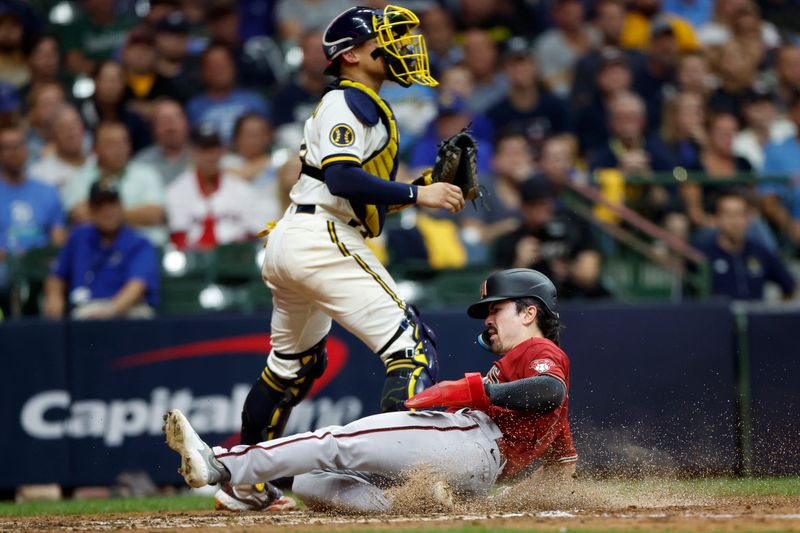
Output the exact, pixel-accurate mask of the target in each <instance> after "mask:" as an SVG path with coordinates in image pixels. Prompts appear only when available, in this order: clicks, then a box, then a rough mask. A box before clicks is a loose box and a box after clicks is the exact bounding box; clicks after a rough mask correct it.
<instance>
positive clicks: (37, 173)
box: [30, 104, 94, 194]
mask: <svg viewBox="0 0 800 533" xmlns="http://www.w3.org/2000/svg"><path fill="white" fill-rule="evenodd" d="M48 129H49V130H50V131H51V132H52V138H53V150H51V151H49V153H47V154H46V155H45V156H44V157H42V158H41V159H38V160H36V161H34V162H33V164H32V165H31V167H30V173H31V176H33V177H34V178H35V179H37V180H40V181H43V182H44V183H47V184H49V185H52V186H54V187H56V188H57V189H58V190H59V191H60V192H62V194H63V191H64V188H65V186H66V184H67V183H68V182H69V181H70V180H71V179H72V176H74V175H75V174H76V173H78V172H79V171H80V170H81V168H83V166H84V165H85V164H87V162H88V163H89V164H93V163H94V155H91V156H90V155H88V154H87V153H86V152H87V150H86V149H85V147H86V139H87V137H86V128H84V126H83V122H82V121H81V116H80V114H79V113H78V110H77V109H75V108H74V107H73V106H71V105H69V104H61V105H60V106H58V107H56V108H55V109H54V110H53V111H52V112H51V113H50V117H49V120H48Z"/></svg>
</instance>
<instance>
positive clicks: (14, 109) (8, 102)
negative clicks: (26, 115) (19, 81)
mask: <svg viewBox="0 0 800 533" xmlns="http://www.w3.org/2000/svg"><path fill="white" fill-rule="evenodd" d="M20 107H21V106H20V101H19V97H18V96H17V90H16V89H15V88H14V87H13V86H12V85H9V84H7V83H0V127H2V126H13V125H15V124H17V123H18V122H19V117H20Z"/></svg>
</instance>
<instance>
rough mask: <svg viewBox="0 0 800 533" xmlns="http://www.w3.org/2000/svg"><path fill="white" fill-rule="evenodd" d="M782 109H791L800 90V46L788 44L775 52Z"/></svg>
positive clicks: (777, 88) (778, 90)
mask: <svg viewBox="0 0 800 533" xmlns="http://www.w3.org/2000/svg"><path fill="white" fill-rule="evenodd" d="M775 74H776V75H777V78H778V80H777V87H776V90H777V92H778V98H779V103H780V111H786V110H788V109H789V107H790V105H791V102H792V99H793V98H794V94H795V93H796V92H798V91H800V46H797V45H792V44H786V45H784V46H781V47H780V48H779V49H778V51H777V53H776V54H775Z"/></svg>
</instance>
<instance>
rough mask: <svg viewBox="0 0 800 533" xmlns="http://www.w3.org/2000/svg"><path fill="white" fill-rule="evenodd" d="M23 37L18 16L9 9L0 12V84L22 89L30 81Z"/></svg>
mask: <svg viewBox="0 0 800 533" xmlns="http://www.w3.org/2000/svg"><path fill="white" fill-rule="evenodd" d="M24 37H25V35H24V31H23V27H22V20H21V19H20V16H19V14H17V13H16V12H15V11H14V10H11V9H7V8H6V9H3V10H2V11H0V82H2V83H8V84H10V85H13V86H14V87H22V86H23V85H25V84H26V83H28V80H29V79H30V70H29V69H28V62H27V61H26V60H25V53H24V51H23V38H24Z"/></svg>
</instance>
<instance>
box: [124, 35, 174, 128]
mask: <svg viewBox="0 0 800 533" xmlns="http://www.w3.org/2000/svg"><path fill="white" fill-rule="evenodd" d="M122 67H123V69H124V70H125V80H126V83H125V93H124V94H123V96H122V100H123V102H124V103H125V106H126V107H127V108H128V109H129V110H131V111H133V112H135V113H136V114H138V115H139V116H140V117H141V118H142V119H143V120H145V121H146V122H150V120H151V119H152V117H153V102H154V101H155V100H156V99H158V98H172V99H176V98H178V96H179V95H178V91H176V90H175V88H174V87H173V85H172V82H171V81H170V80H168V79H167V78H165V77H164V76H162V75H161V74H159V73H158V72H157V71H156V49H155V38H154V36H153V32H152V31H151V30H150V29H149V28H147V27H145V26H139V27H137V28H134V29H133V30H131V32H130V33H129V34H128V38H127V39H126V41H125V45H124V46H123V48H122Z"/></svg>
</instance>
